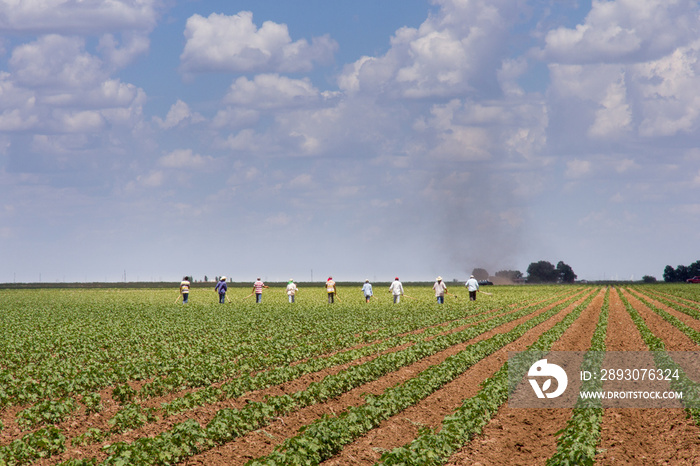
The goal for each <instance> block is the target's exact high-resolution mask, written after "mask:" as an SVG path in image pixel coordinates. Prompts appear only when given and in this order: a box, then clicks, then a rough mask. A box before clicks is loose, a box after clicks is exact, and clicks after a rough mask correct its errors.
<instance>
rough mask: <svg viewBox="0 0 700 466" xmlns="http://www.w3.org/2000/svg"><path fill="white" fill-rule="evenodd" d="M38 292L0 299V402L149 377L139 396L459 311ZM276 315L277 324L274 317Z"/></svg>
mask: <svg viewBox="0 0 700 466" xmlns="http://www.w3.org/2000/svg"><path fill="white" fill-rule="evenodd" d="M38 293H39V295H38V296H32V297H31V298H32V299H29V297H28V296H25V295H19V296H18V298H19V297H21V298H24V300H20V299H17V301H18V303H16V305H15V308H12V307H8V305H7V303H6V302H7V301H8V299H7V298H6V300H5V302H3V303H0V307H2V309H0V310H2V312H0V361H2V362H1V363H0V408H2V407H3V406H9V405H11V404H20V405H23V404H30V403H34V402H36V401H39V400H42V399H54V400H56V399H60V398H64V397H66V396H75V395H85V394H87V393H91V392H94V391H96V390H100V389H102V388H105V387H109V386H111V385H117V384H124V383H127V382H130V381H135V380H144V379H152V378H154V379H155V380H153V381H152V382H151V383H148V384H146V385H145V386H144V387H143V388H142V390H141V393H140V394H139V397H141V398H147V397H149V396H161V395H163V394H165V393H169V392H171V391H176V390H180V389H183V388H196V387H203V386H208V385H211V384H212V383H216V382H218V381H223V380H226V379H228V378H231V377H235V376H236V375H238V374H242V373H248V372H250V371H258V370H262V369H265V368H269V367H275V366H281V365H286V364H290V363H292V362H294V361H298V360H302V359H305V358H309V357H314V356H317V355H320V354H324V353H327V352H330V351H335V350H339V349H342V348H345V347H350V346H353V345H357V344H362V343H366V342H370V341H376V340H379V339H383V338H388V337H390V336H393V335H397V334H400V333H405V332H410V331H414V330H416V329H419V328H422V327H425V326H429V325H437V324H439V323H442V322H445V321H447V320H451V319H454V318H457V317H458V314H457V313H456V312H455V308H454V307H447V306H445V307H442V308H437V307H435V306H433V311H434V312H431V313H425V312H421V313H420V314H419V315H416V314H415V313H411V312H408V311H410V310H411V309H412V307H411V306H410V304H411V303H408V304H406V305H404V304H402V308H401V309H400V310H398V312H396V313H395V316H393V318H383V319H381V321H380V322H378V321H377V319H378V315H377V313H376V312H372V311H374V309H368V308H361V307H358V308H355V307H349V306H348V308H342V307H340V306H339V307H337V308H335V309H334V312H329V310H328V308H327V307H322V306H316V307H314V308H309V307H304V308H301V307H289V308H286V309H284V308H283V309H280V308H273V307H272V306H269V305H261V306H260V307H254V306H255V305H251V304H245V305H241V307H236V308H234V307H232V306H224V307H217V306H211V305H210V306H199V307H197V306H192V307H187V309H184V306H174V305H172V304H158V305H153V304H152V303H150V302H137V303H132V302H129V301H126V302H122V301H116V302H112V301H109V300H107V301H106V302H104V301H101V300H98V298H101V296H98V298H94V300H87V297H90V296H91V294H89V293H88V294H86V295H78V294H75V293H66V296H63V295H61V294H59V297H62V299H56V301H55V302H52V301H51V300H53V299H55V297H54V296H53V295H51V296H48V295H47V296H45V297H44V298H45V300H46V303H44V302H42V301H41V300H40V301H39V303H37V302H36V299H39V297H40V296H41V295H42V291H39V292H38ZM127 296H128V295H127ZM110 297H111V296H110ZM9 301H10V302H11V299H10V300H9ZM348 311H349V312H348ZM261 315H264V316H266V317H268V319H267V320H263V319H261V318H260V316H261ZM383 317H386V315H385V316H383ZM282 320H283V321H284V322H285V323H286V325H278V322H280V321H282ZM287 328H295V329H299V331H298V332H297V333H291V332H287V330H286V329H287ZM163 335H168V338H167V339H164V338H163Z"/></svg>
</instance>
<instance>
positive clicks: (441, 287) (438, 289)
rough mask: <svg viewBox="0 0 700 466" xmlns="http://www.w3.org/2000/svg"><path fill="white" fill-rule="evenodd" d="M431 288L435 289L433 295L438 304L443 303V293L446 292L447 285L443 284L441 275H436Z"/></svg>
mask: <svg viewBox="0 0 700 466" xmlns="http://www.w3.org/2000/svg"><path fill="white" fill-rule="evenodd" d="M433 290H435V297H436V298H437V302H438V304H444V302H445V293H447V285H445V282H443V281H442V277H437V278H436V279H435V284H434V285H433Z"/></svg>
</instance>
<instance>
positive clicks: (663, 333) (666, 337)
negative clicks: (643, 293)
mask: <svg viewBox="0 0 700 466" xmlns="http://www.w3.org/2000/svg"><path fill="white" fill-rule="evenodd" d="M622 294H623V295H624V296H625V298H627V301H629V303H630V304H631V305H632V307H634V309H635V310H636V311H637V312H638V313H639V315H640V316H642V318H643V319H644V322H645V323H646V324H647V327H649V330H651V331H652V333H654V335H656V336H657V337H659V338H661V339H662V340H663V342H664V345H666V349H667V350H668V351H700V347H699V346H698V345H697V343H695V342H694V341H693V340H691V339H690V338H688V336H687V335H686V334H684V333H683V332H681V331H680V330H678V329H677V328H676V327H674V326H673V325H672V324H670V323H669V322H666V321H665V320H664V319H663V317H661V316H660V315H658V314H657V313H656V312H654V311H653V310H651V309H649V308H648V307H647V306H646V305H645V304H644V303H642V302H641V301H639V300H638V299H637V298H636V297H635V296H636V295H633V294H631V293H630V292H629V291H628V290H625V289H623V290H622ZM645 298H646V297H645ZM649 301H652V304H654V305H658V307H659V308H661V309H664V310H666V311H668V310H669V308H666V307H665V306H664V305H663V304H661V303H658V302H653V300H649ZM686 317H687V316H686Z"/></svg>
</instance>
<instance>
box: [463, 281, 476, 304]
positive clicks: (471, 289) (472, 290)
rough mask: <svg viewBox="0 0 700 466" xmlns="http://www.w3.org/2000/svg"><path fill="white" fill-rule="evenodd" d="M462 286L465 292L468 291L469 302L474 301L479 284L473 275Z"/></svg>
mask: <svg viewBox="0 0 700 466" xmlns="http://www.w3.org/2000/svg"><path fill="white" fill-rule="evenodd" d="M464 286H466V287H467V290H469V299H470V300H471V301H476V292H477V291H479V282H477V281H476V278H474V275H471V276H470V277H469V280H467V283H465V284H464Z"/></svg>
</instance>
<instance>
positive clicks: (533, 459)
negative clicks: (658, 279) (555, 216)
mask: <svg viewBox="0 0 700 466" xmlns="http://www.w3.org/2000/svg"><path fill="white" fill-rule="evenodd" d="M604 297H605V289H601V290H600V291H599V292H598V293H597V295H596V297H595V298H594V299H593V301H592V302H591V304H590V305H589V306H588V307H587V308H586V309H585V310H584V311H583V312H582V313H581V316H580V317H579V318H578V319H577V320H576V322H574V323H573V324H572V325H571V327H569V328H568V329H567V330H566V332H565V333H564V335H562V337H561V338H560V339H559V340H557V342H556V343H555V344H554V345H553V346H552V351H585V350H587V349H588V348H589V347H590V344H591V338H592V337H593V333H594V332H595V328H596V325H597V324H598V318H599V316H600V310H601V308H602V305H603V298H604ZM570 418H571V409H515V408H509V407H508V405H507V403H506V405H504V406H503V407H501V409H500V410H499V411H498V413H497V414H496V416H494V417H493V418H492V419H491V422H489V424H488V425H486V427H485V428H484V430H483V432H482V434H481V435H480V436H479V437H477V438H475V439H474V440H473V441H472V442H471V443H469V444H468V445H466V446H465V447H464V448H462V449H461V450H460V451H458V452H456V453H455V454H454V455H452V457H451V458H450V460H449V461H448V463H447V464H448V465H463V464H474V465H477V464H481V465H533V464H545V462H546V460H547V458H549V457H550V456H552V455H553V454H554V453H555V452H556V449H557V445H556V442H557V438H558V436H557V432H558V431H559V430H561V429H563V428H564V427H566V423H567V422H568V420H569V419H570Z"/></svg>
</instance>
